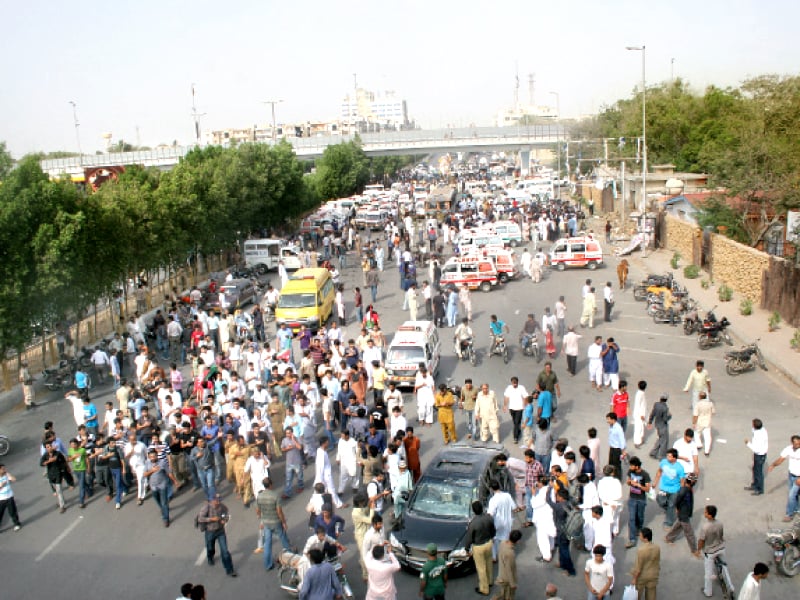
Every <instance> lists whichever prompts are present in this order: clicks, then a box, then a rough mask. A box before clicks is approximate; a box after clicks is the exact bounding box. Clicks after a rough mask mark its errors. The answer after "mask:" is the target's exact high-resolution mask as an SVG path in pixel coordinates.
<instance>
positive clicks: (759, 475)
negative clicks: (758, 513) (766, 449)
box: [751, 454, 767, 494]
mask: <svg viewBox="0 0 800 600" xmlns="http://www.w3.org/2000/svg"><path fill="white" fill-rule="evenodd" d="M765 462H767V455H766V454H753V483H752V484H751V485H752V486H753V490H754V491H756V492H761V493H762V494H763V493H764V463H765Z"/></svg>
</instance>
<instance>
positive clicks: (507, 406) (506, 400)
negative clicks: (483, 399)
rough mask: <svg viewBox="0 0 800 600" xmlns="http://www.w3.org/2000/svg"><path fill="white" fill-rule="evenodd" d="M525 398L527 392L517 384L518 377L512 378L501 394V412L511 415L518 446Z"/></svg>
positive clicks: (515, 442)
mask: <svg viewBox="0 0 800 600" xmlns="http://www.w3.org/2000/svg"><path fill="white" fill-rule="evenodd" d="M527 397H528V390H526V389H525V386H524V385H520V384H519V378H518V377H512V378H511V384H510V385H509V386H508V387H506V391H505V392H503V412H509V413H511V422H512V423H513V433H514V444H515V445H517V444H519V438H520V436H521V435H522V411H523V409H524V408H525V399H526V398H527Z"/></svg>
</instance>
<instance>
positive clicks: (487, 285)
mask: <svg viewBox="0 0 800 600" xmlns="http://www.w3.org/2000/svg"><path fill="white" fill-rule="evenodd" d="M481 291H482V292H491V291H492V284H491V283H489V282H488V281H484V282H483V283H481Z"/></svg>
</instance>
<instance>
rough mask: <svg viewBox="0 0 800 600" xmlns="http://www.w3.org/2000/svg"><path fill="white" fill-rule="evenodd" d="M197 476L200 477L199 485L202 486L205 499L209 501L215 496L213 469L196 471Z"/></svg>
mask: <svg viewBox="0 0 800 600" xmlns="http://www.w3.org/2000/svg"><path fill="white" fill-rule="evenodd" d="M198 475H200V484H201V485H202V486H203V491H205V493H206V498H208V499H209V500H211V499H212V498H213V497H214V496H216V494H217V488H216V486H215V485H214V469H198Z"/></svg>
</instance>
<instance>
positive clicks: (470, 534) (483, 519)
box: [464, 513, 497, 550]
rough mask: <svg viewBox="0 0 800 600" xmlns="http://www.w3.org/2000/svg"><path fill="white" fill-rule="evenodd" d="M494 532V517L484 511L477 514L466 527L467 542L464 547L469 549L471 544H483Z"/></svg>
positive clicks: (495, 531)
mask: <svg viewBox="0 0 800 600" xmlns="http://www.w3.org/2000/svg"><path fill="white" fill-rule="evenodd" d="M496 533H497V529H495V527H494V519H492V517H491V516H489V515H487V514H486V513H484V514H480V515H477V516H476V517H475V518H474V519H472V521H470V523H469V527H467V535H466V541H467V543H466V544H465V546H464V548H465V549H466V550H469V549H470V548H471V547H472V545H473V544H474V545H476V546H480V545H482V544H485V543H486V542H489V541H491V540H492V539H493V538H494V536H495V534H496Z"/></svg>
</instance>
